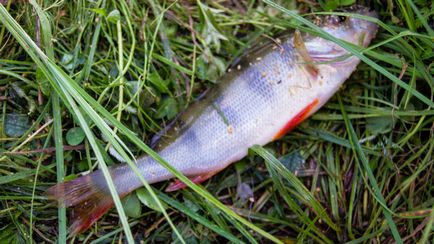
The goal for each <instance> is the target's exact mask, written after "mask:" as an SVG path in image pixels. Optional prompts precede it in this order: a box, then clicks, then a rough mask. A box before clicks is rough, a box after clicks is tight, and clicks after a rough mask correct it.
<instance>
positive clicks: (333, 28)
mask: <svg viewBox="0 0 434 244" xmlns="http://www.w3.org/2000/svg"><path fill="white" fill-rule="evenodd" d="M347 12H351V13H352V14H347V15H345V16H342V15H341V16H335V15H333V16H325V17H323V18H321V19H317V20H316V21H315V24H316V25H318V26H319V27H320V28H321V29H322V30H323V31H325V32H327V33H328V34H330V35H332V36H334V37H336V38H338V39H341V40H343V41H345V42H348V43H351V44H354V45H356V46H360V47H364V48H365V47H367V46H368V45H369V44H370V42H371V40H372V39H373V38H374V37H375V35H376V33H377V29H378V26H377V25H376V24H375V23H374V22H372V21H369V20H367V19H370V18H365V17H363V16H367V17H371V20H372V18H376V17H377V14H376V13H375V12H374V11H370V10H369V9H368V8H366V7H360V6H356V7H352V8H351V9H349V11H347ZM304 44H305V53H306V52H307V54H308V55H304V60H305V61H306V60H308V61H309V62H310V63H312V64H313V65H310V67H308V68H310V70H312V69H313V70H314V71H315V72H312V71H311V72H310V73H311V74H314V75H313V76H312V77H314V79H317V80H320V81H321V82H320V83H326V84H329V85H330V87H331V89H330V90H331V91H335V90H336V89H338V87H339V86H340V84H342V82H344V81H345V80H346V79H348V77H349V76H350V75H351V73H352V72H353V71H354V70H355V69H356V66H357V65H358V64H359V62H360V60H359V59H358V58H357V57H356V56H354V55H352V54H351V53H349V52H348V51H347V50H346V49H344V48H343V47H341V46H340V45H339V44H337V43H335V42H333V41H331V40H327V39H326V38H323V37H321V36H320V35H319V34H318V35H309V34H307V35H306V38H304ZM294 45H295V44H294ZM298 51H299V50H298ZM299 53H300V51H299ZM301 56H303V55H301ZM306 57H307V58H306ZM305 66H306V65H305ZM307 70H309V69H307ZM327 93H328V92H327ZM328 96H329V95H328V94H325V95H324V97H328Z"/></svg>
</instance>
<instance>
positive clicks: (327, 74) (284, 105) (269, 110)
mask: <svg viewBox="0 0 434 244" xmlns="http://www.w3.org/2000/svg"><path fill="white" fill-rule="evenodd" d="M353 12H355V13H357V14H361V15H367V16H373V17H375V16H376V14H375V13H374V12H371V11H369V10H368V9H366V8H364V7H355V8H353ZM316 24H317V25H318V26H319V27H321V28H322V30H324V31H326V32H328V33H329V34H331V35H333V36H334V37H336V38H339V39H341V40H344V41H346V42H349V43H352V44H355V45H359V46H362V47H367V46H368V45H369V43H370V42H371V40H372V39H373V38H374V36H375V34H376V32H377V25H375V24H374V23H371V22H368V21H366V20H362V19H357V18H353V17H347V18H342V17H337V16H326V17H323V18H318V19H317V20H316ZM359 62H360V60H359V59H358V58H357V57H354V56H352V55H350V54H349V53H348V52H347V51H346V50H345V49H343V48H342V47H340V46H339V45H337V44H335V43H333V42H331V41H328V40H325V39H323V38H321V37H318V36H314V35H312V34H301V33H300V32H298V31H296V32H295V33H293V34H291V35H288V36H287V37H286V38H284V39H281V40H276V41H275V42H270V43H269V44H266V45H265V46H262V47H260V48H256V50H252V51H250V52H248V54H247V55H246V57H244V58H243V59H242V60H241V61H240V63H238V64H237V65H235V67H233V68H232V69H231V70H228V72H227V73H226V74H225V75H224V76H222V77H221V79H220V82H219V85H218V86H217V87H216V88H215V89H214V90H213V91H212V92H211V93H210V94H207V97H206V98H205V99H203V100H201V101H199V102H197V103H196V104H193V105H192V106H191V107H190V108H189V109H187V111H186V112H185V113H184V114H183V115H182V116H181V118H180V119H179V121H178V125H177V126H175V127H174V128H172V129H171V130H170V131H168V132H167V135H165V136H163V137H162V139H160V140H159V141H158V142H157V149H156V150H157V152H158V153H159V155H160V156H161V157H162V158H164V159H165V160H166V161H167V162H168V163H170V164H171V165H172V166H173V167H175V168H176V169H177V170H178V171H180V172H182V173H183V174H184V175H186V176H187V177H189V178H190V179H191V180H192V181H193V182H195V183H200V182H203V181H205V180H206V179H209V178H210V177H211V176H213V175H215V174H216V173H218V172H219V171H221V170H222V169H224V168H226V167H227V166H228V165H230V164H231V163H233V162H235V161H237V160H240V159H241V158H243V157H244V156H246V155H247V152H248V149H249V148H250V147H251V146H253V145H256V144H258V145H265V144H267V143H269V142H271V141H274V140H276V139H278V138H280V137H282V136H283V135H284V134H285V133H287V132H288V131H290V130H291V129H293V128H294V127H295V126H296V125H297V124H299V123H300V122H302V121H303V120H304V119H306V118H307V117H309V116H310V115H311V114H312V113H314V112H315V111H317V110H318V109H319V108H320V107H321V106H322V105H323V104H324V103H325V102H326V101H327V100H328V99H329V98H330V97H331V96H332V95H333V94H334V93H335V92H336V91H337V90H338V89H339V87H340V86H341V84H342V83H343V82H344V81H345V80H346V79H348V77H349V76H350V75H351V73H352V72H353V71H354V70H355V69H356V66H357V65H358V63H359ZM137 163H138V164H137V167H138V168H139V170H140V172H141V174H142V175H143V177H144V178H145V179H146V180H147V181H148V182H149V183H155V182H160V181H164V180H168V179H171V178H173V177H174V175H173V174H171V173H170V172H169V171H168V170H167V169H166V168H164V167H163V166H161V165H160V164H159V163H158V162H156V161H155V160H154V159H152V158H151V157H148V156H144V157H141V158H139V159H137ZM110 173H111V176H112V178H113V181H114V184H115V186H116V190H117V192H118V193H119V195H120V196H121V197H123V196H125V195H127V194H128V193H130V192H132V191H133V190H135V189H137V188H139V187H141V186H142V183H141V182H140V180H139V178H138V177H137V176H136V175H135V173H134V172H133V171H132V170H131V169H130V167H129V166H128V165H126V164H121V165H119V166H115V167H111V168H110ZM182 187H184V184H183V183H182V182H180V181H179V180H175V182H173V183H172V184H170V185H169V187H168V189H167V190H168V191H173V190H177V189H180V188H182ZM47 194H48V196H49V197H50V198H52V199H56V200H58V201H60V202H63V203H64V204H65V206H67V207H74V209H73V211H72V215H73V216H72V225H71V226H70V234H72V235H74V234H77V233H79V232H82V231H84V230H86V229H87V228H89V227H90V226H91V225H92V224H93V223H95V222H96V221H97V220H98V219H99V218H100V217H101V216H102V215H103V214H104V213H105V212H107V211H108V210H109V209H110V208H111V207H112V206H113V200H112V198H111V195H110V192H109V189H108V187H107V184H106V181H105V179H104V176H103V174H102V172H101V171H100V170H97V171H95V172H93V173H90V174H87V175H84V176H81V177H79V178H76V179H74V180H71V181H68V182H64V183H60V184H57V185H55V186H53V187H51V188H49V189H48V191H47Z"/></svg>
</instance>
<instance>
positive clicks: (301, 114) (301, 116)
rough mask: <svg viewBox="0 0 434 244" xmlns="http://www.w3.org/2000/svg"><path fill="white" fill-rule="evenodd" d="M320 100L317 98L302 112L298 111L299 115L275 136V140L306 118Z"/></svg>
mask: <svg viewBox="0 0 434 244" xmlns="http://www.w3.org/2000/svg"><path fill="white" fill-rule="evenodd" d="M318 103H319V100H318V98H316V99H315V100H313V102H311V103H310V104H309V105H307V106H306V107H305V108H303V109H302V110H301V111H300V112H298V114H297V115H295V116H294V117H293V118H292V119H291V120H290V121H289V122H288V123H286V125H285V126H284V127H283V128H282V129H281V130H280V131H279V132H278V133H277V134H276V135H275V136H274V137H273V140H276V139H278V138H280V137H282V136H283V135H285V134H286V133H288V132H289V131H291V130H292V129H294V127H296V126H297V125H298V124H300V123H301V122H302V121H303V120H304V119H306V118H307V117H308V116H309V114H310V112H311V111H312V110H313V109H314V108H315V107H316V105H318Z"/></svg>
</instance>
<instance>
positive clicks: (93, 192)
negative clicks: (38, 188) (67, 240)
mask: <svg viewBox="0 0 434 244" xmlns="http://www.w3.org/2000/svg"><path fill="white" fill-rule="evenodd" d="M100 180H102V181H104V177H103V176H102V175H101V174H99V172H95V173H92V174H88V175H85V176H82V177H79V178H77V179H74V180H72V181H69V182H63V183H60V184H57V185H54V186H52V187H51V188H49V189H48V190H47V192H46V194H47V195H48V197H49V198H50V199H55V200H57V201H59V202H62V203H64V204H65V206H66V207H70V206H73V207H74V208H73V210H72V214H71V221H72V224H71V226H70V227H69V233H70V234H71V235H76V234H78V233H80V232H82V231H84V230H86V229H88V228H89V227H90V226H91V225H92V224H93V223H95V222H96V221H97V220H98V219H99V218H101V216H102V215H103V214H104V213H106V212H107V211H108V210H109V209H110V208H111V207H112V206H113V199H112V197H111V195H110V194H109V193H107V189H101V187H98V185H97V184H96V182H97V181H98V182H100Z"/></svg>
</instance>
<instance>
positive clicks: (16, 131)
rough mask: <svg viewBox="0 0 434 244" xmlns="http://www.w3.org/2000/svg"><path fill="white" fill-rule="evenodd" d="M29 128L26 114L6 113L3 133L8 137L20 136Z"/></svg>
mask: <svg viewBox="0 0 434 244" xmlns="http://www.w3.org/2000/svg"><path fill="white" fill-rule="evenodd" d="M29 128H30V124H29V117H28V116H27V115H26V114H15V113H12V114H6V116H5V122H4V130H5V134H6V135H8V136H10V137H20V136H22V135H24V133H25V132H26V131H27V130H28V129H29Z"/></svg>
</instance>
